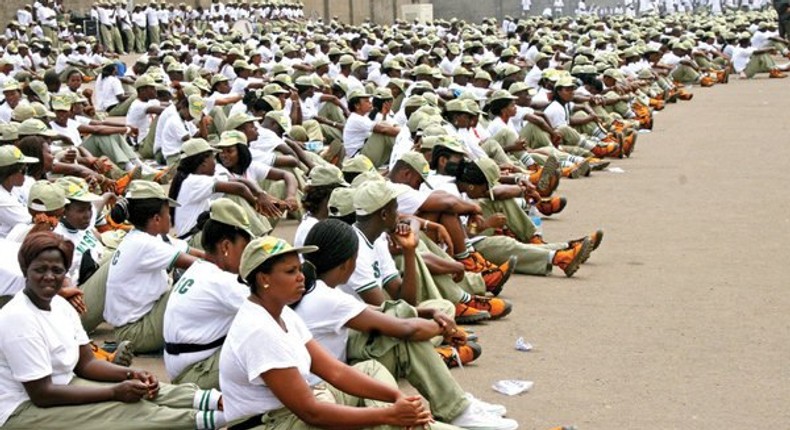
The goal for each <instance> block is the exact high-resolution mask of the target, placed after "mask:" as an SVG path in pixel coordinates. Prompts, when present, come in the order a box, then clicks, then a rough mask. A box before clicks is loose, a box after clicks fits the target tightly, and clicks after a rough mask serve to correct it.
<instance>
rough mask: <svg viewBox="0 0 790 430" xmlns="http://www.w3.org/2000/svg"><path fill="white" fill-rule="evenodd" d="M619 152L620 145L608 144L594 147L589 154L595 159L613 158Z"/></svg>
mask: <svg viewBox="0 0 790 430" xmlns="http://www.w3.org/2000/svg"><path fill="white" fill-rule="evenodd" d="M619 150H620V145H618V144H616V143H612V142H609V143H608V144H606V145H596V146H595V147H594V148H593V149H591V150H590V152H592V153H593V155H595V157H596V158H604V157H613V156H615V154H617V153H618V152H619Z"/></svg>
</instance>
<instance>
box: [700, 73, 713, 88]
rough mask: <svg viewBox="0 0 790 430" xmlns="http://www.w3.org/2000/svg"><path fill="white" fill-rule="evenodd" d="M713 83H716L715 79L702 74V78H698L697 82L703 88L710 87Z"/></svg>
mask: <svg viewBox="0 0 790 430" xmlns="http://www.w3.org/2000/svg"><path fill="white" fill-rule="evenodd" d="M715 83H716V82H715V81H714V80H713V78H711V77H710V76H703V77H702V78H701V79H700V80H699V84H700V86H701V87H705V88H708V87H712V86H713V85H714V84H715Z"/></svg>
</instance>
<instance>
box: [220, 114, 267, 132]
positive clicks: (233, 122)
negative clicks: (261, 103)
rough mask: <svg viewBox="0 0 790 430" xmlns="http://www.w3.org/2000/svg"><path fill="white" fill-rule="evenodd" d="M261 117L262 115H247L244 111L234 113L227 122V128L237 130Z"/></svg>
mask: <svg viewBox="0 0 790 430" xmlns="http://www.w3.org/2000/svg"><path fill="white" fill-rule="evenodd" d="M259 119H260V117H255V116H252V115H247V114H246V113H244V112H239V113H234V114H233V115H231V116H230V117H229V118H228V121H227V122H225V130H227V131H229V130H235V129H237V128H239V127H241V126H242V125H244V124H246V123H248V122H253V121H257V120H259Z"/></svg>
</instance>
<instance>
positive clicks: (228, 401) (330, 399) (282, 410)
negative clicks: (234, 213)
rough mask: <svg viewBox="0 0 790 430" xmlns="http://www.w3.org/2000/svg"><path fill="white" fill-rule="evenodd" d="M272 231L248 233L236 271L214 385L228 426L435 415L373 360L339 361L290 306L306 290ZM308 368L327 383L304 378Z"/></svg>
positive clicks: (378, 422)
mask: <svg viewBox="0 0 790 430" xmlns="http://www.w3.org/2000/svg"><path fill="white" fill-rule="evenodd" d="M315 251H316V248H315V247H302V248H294V247H292V246H291V245H290V244H289V243H287V242H285V241H284V240H282V239H278V238H276V237H271V236H266V237H261V238H258V239H255V240H253V241H252V242H250V243H249V244H248V245H247V247H246V248H245V249H244V252H243V253H242V256H241V265H240V268H239V276H240V278H241V279H243V280H244V281H245V282H246V283H247V284H248V285H249V287H250V296H249V297H248V298H247V300H246V301H245V302H244V303H243V304H242V305H241V308H240V309H239V312H238V314H237V315H236V318H235V319H234V320H233V323H232V324H231V327H230V330H229V332H228V335H227V338H226V339H225V345H224V346H223V348H222V353H221V354H220V385H221V386H222V387H223V390H224V396H225V400H224V405H225V413H226V417H227V418H228V419H229V420H231V421H236V420H238V421H240V422H238V421H237V422H238V423H237V424H236V425H234V426H232V427H231V429H234V430H238V429H253V428H254V429H307V428H314V427H320V428H369V427H380V428H395V427H407V428H416V427H424V426H429V425H432V423H433V417H432V416H431V413H430V411H428V410H427V409H426V408H425V406H424V405H423V402H422V398H421V397H419V396H406V395H405V394H403V393H402V392H400V391H399V390H398V389H397V384H396V382H395V381H394V379H393V378H392V375H390V374H389V373H388V372H387V371H386V369H385V368H384V367H383V366H381V365H380V364H378V363H377V362H375V361H367V362H365V363H364V364H362V365H359V366H355V368H352V367H350V366H348V365H346V364H345V363H343V362H341V361H338V360H337V359H336V358H335V357H334V356H333V355H332V353H330V352H328V351H327V350H325V349H324V347H322V346H321V344H320V343H319V342H317V341H316V340H315V339H313V337H312V334H311V333H310V331H309V330H308V329H307V327H306V326H305V324H304V322H303V321H302V320H301V319H300V318H299V317H298V316H297V315H296V313H295V312H294V311H293V310H292V309H291V308H290V307H288V306H289V305H291V304H293V303H295V302H297V301H299V300H300V299H301V298H302V296H303V294H304V293H305V291H306V285H305V276H304V274H303V273H302V264H301V262H300V260H299V254H305V253H309V252H315ZM310 373H312V374H315V375H317V376H318V377H320V378H322V379H323V380H324V381H326V382H325V383H322V384H318V385H315V386H312V387H311V386H310V385H308V383H307V382H305V380H306V379H307V378H308V376H309V375H310Z"/></svg>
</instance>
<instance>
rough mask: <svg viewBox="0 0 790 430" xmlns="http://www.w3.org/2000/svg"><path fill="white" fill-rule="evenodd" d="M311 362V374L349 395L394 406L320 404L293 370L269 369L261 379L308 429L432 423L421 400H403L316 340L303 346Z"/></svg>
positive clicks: (393, 391) (417, 398) (342, 429)
mask: <svg viewBox="0 0 790 430" xmlns="http://www.w3.org/2000/svg"><path fill="white" fill-rule="evenodd" d="M306 347H307V350H308V351H309V353H310V357H311V359H312V365H311V367H310V371H311V372H312V373H314V374H316V375H318V376H320V377H321V378H322V379H324V380H325V381H326V382H327V383H329V384H332V385H333V386H335V387H337V388H338V389H340V390H341V391H343V392H346V393H348V394H351V395H354V396H358V397H362V398H369V399H375V400H380V401H384V402H391V403H394V404H393V405H392V406H389V407H386V408H356V407H350V406H343V405H337V404H334V403H327V402H319V401H318V400H316V398H315V395H314V394H313V391H312V390H311V389H310V387H309V386H308V385H307V384H306V383H305V382H304V379H302V378H301V376H300V374H299V371H298V370H297V369H296V368H294V367H289V368H285V369H272V370H269V371H267V372H264V373H262V374H261V379H263V382H264V383H266V386H267V387H269V389H271V390H272V393H274V395H275V396H276V397H277V399H279V400H280V401H281V402H282V403H283V405H284V406H285V407H286V408H288V409H289V410H290V411H292V412H293V413H294V414H295V415H296V416H297V417H299V419H300V420H302V421H304V422H305V423H307V424H308V425H310V426H313V427H321V428H333V429H341V430H352V429H361V428H366V427H374V426H377V425H381V424H388V425H393V426H403V427H414V426H421V425H426V424H428V423H430V422H431V419H432V418H431V415H430V412H429V411H426V410H425V409H424V407H423V406H422V403H421V398H420V397H419V396H416V397H406V396H405V395H403V394H402V393H400V392H399V391H398V390H397V389H395V388H393V387H389V386H387V385H385V384H382V383H381V382H378V381H376V380H375V379H372V378H370V377H368V376H366V375H364V374H362V373H361V372H359V371H357V370H356V369H354V368H352V367H349V366H347V365H346V364H344V363H341V362H340V361H338V360H337V359H335V358H334V357H333V356H332V355H331V354H330V353H328V352H327V351H326V350H324V349H323V347H321V345H320V344H319V343H318V342H316V341H315V340H311V341H310V342H308V343H307V344H306Z"/></svg>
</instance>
